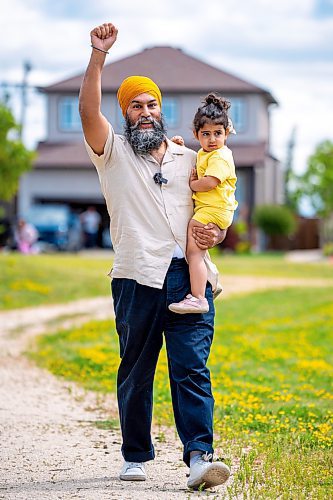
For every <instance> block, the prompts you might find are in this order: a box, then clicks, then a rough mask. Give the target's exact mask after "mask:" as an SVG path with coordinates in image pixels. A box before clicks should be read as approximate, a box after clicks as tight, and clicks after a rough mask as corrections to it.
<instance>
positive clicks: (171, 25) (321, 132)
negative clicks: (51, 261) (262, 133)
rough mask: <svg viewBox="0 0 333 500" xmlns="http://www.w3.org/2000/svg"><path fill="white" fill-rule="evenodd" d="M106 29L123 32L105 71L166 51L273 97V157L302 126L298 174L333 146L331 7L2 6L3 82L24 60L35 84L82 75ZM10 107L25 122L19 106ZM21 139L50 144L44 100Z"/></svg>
mask: <svg viewBox="0 0 333 500" xmlns="http://www.w3.org/2000/svg"><path fill="white" fill-rule="evenodd" d="M104 21H110V22H113V23H114V24H115V25H116V26H117V27H118V28H119V35H118V40H117V43H116V45H115V46H114V47H113V48H112V50H111V53H110V55H109V56H108V57H109V59H108V60H109V62H112V61H115V60H117V59H120V58H122V57H124V56H127V55H131V54H133V53H135V52H138V51H140V50H142V49H143V48H145V47H151V46H154V45H170V46H173V47H180V48H182V49H183V50H184V51H185V52H187V53H188V54H190V55H192V56H194V57H198V58H200V59H202V60H204V61H206V62H207V63H209V64H212V65H214V66H216V67H218V68H220V69H224V70H226V71H229V72H231V73H233V74H235V75H237V76H240V77H241V78H244V79H246V80H248V81H250V82H253V83H255V84H257V85H259V86H261V87H263V88H265V89H267V90H269V91H270V92H271V93H272V94H273V96H274V97H275V98H276V99H277V101H278V102H279V107H276V108H275V109H274V110H272V113H271V119H272V124H271V125H272V133H271V134H272V135H271V139H272V140H271V149H272V153H273V154H274V155H275V156H276V157H278V158H279V159H280V160H281V161H284V160H285V157H286V147H287V142H288V139H289V137H290V134H291V131H292V129H293V128H294V127H296V147H295V152H294V165H295V169H296V170H297V171H302V170H304V168H305V165H306V160H307V157H308V156H309V155H310V154H311V153H312V152H313V151H314V148H315V146H316V144H318V143H319V142H320V141H322V140H324V139H327V138H328V139H332V140H333V127H332V125H331V123H330V121H329V118H330V117H331V116H332V111H333V109H332V108H333V85H332V83H333V0H316V1H314V0H293V1H292V2H291V1H290V0H280V1H279V2H275V3H274V2H271V0H251V1H248V0H239V1H238V2H235V1H231V0H210V1H209V2H205V3H203V2H193V0H177V1H176V0H168V1H167V0H159V2H155V1H152V0H146V2H145V3H144V4H142V5H140V3H139V2H135V1H134V0H122V1H121V2H116V3H115V2H111V1H110V0H99V1H98V2H84V1H79V0H66V1H65V0H58V1H57V2H51V1H50V0H11V1H10V2H9V1H6V0H5V2H4V3H3V5H2V8H1V19H0V28H1V38H2V40H1V43H0V65H1V73H0V75H1V76H0V81H11V82H18V81H20V80H21V78H22V64H23V61H24V60H29V61H30V62H31V63H32V66H33V71H32V72H31V73H30V75H29V79H30V83H31V84H33V85H38V86H42V85H48V84H51V83H54V82H56V81H58V80H60V79H63V78H67V77H70V76H72V75H74V74H77V73H80V72H83V71H84V69H85V66H86V64H87V61H88V57H89V54H90V46H89V44H90V42H89V31H90V30H91V29H92V28H93V27H94V26H95V25H97V24H100V23H102V22H104ZM12 103H13V105H14V108H15V112H16V113H17V116H19V105H18V99H13V100H12ZM24 138H25V141H26V143H27V144H28V145H29V146H33V145H34V144H35V143H36V142H37V141H38V140H43V139H44V138H45V110H44V102H43V98H42V97H41V96H38V95H35V94H33V93H30V94H29V107H28V110H27V128H26V131H25V135H24Z"/></svg>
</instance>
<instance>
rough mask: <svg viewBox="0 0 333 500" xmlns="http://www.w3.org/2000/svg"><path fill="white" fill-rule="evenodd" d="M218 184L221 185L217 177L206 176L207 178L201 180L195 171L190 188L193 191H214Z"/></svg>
mask: <svg viewBox="0 0 333 500" xmlns="http://www.w3.org/2000/svg"><path fill="white" fill-rule="evenodd" d="M194 170H195V169H194ZM218 184H220V181H219V179H217V177H213V176H212V175H206V176H205V177H201V179H198V176H197V173H196V171H195V174H194V172H193V170H192V172H191V177H190V188H191V189H192V191H211V190H212V189H214V188H216V186H217V185H218Z"/></svg>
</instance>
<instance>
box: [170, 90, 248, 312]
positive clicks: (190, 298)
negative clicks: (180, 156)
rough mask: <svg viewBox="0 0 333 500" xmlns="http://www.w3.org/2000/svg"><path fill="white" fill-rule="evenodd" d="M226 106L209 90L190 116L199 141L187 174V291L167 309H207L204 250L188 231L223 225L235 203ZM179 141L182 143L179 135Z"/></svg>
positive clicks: (188, 310)
mask: <svg viewBox="0 0 333 500" xmlns="http://www.w3.org/2000/svg"><path fill="white" fill-rule="evenodd" d="M229 108H230V103H229V102H228V101H226V100H225V99H224V98H223V97H219V96H216V95H215V94H209V95H208V96H207V97H206V98H205V100H204V104H203V106H201V107H200V108H199V109H198V111H197V112H196V114H195V117H194V120H193V129H194V130H193V132H194V135H195V137H196V139H198V141H199V142H200V146H201V149H200V150H199V152H198V156H197V165H196V169H193V171H192V173H191V177H190V187H191V189H192V191H194V194H193V199H194V215H193V218H192V219H191V221H190V223H189V226H188V231H187V248H186V258H187V261H188V264H189V271H190V280H191V293H190V294H189V295H187V296H186V297H185V298H184V300H182V301H181V302H177V303H172V304H170V305H169V309H170V310H171V311H173V312H175V313H178V314H187V313H205V312H208V310H209V305H208V301H207V299H206V298H205V290H206V284H207V269H206V264H205V262H204V256H205V253H206V250H201V249H200V248H199V247H198V246H197V244H196V242H195V239H194V238H193V235H192V229H193V227H196V226H197V227H198V226H199V227H203V226H205V225H207V224H208V223H209V222H213V223H214V224H216V225H217V226H218V227H219V228H220V229H227V228H228V227H229V226H230V225H231V223H232V220H233V215H234V211H235V210H236V208H237V205H238V203H237V201H236V199H235V190H236V180H237V178H236V173H235V164H234V160H233V156H232V152H231V150H230V149H229V148H228V147H227V146H226V139H227V137H228V135H229V133H236V132H235V130H234V128H233V125H232V122H231V120H230V118H229V117H228V109H229ZM175 139H176V138H175ZM180 141H182V143H183V140H182V139H181V138H180ZM175 142H177V140H175ZM178 143H179V142H178Z"/></svg>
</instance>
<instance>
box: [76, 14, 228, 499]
mask: <svg viewBox="0 0 333 500" xmlns="http://www.w3.org/2000/svg"><path fill="white" fill-rule="evenodd" d="M90 36H91V47H92V52H91V57H90V61H89V64H88V67H87V70H86V73H85V77H84V80H83V83H82V87H81V91H80V114H81V119H82V125H83V132H84V136H85V143H86V148H87V151H88V154H89V156H90V158H91V160H92V162H93V164H94V165H95V167H96V169H97V172H98V176H99V179H100V183H101V189H102V192H103V195H104V197H105V200H106V204H107V208H108V212H109V215H110V220H111V224H110V230H111V240H112V243H113V246H114V251H115V258H114V265H113V269H112V272H111V277H112V285H111V286H112V295H113V301H114V309H115V316H116V328H117V332H118V335H119V344H120V356H121V363H120V366H119V370H118V377H117V396H118V406H119V415H120V424H121V430H122V438H123V444H122V454H123V457H124V460H125V462H124V465H123V468H122V470H121V473H120V479H122V480H129V481H142V480H145V479H146V471H145V466H144V464H145V462H147V461H148V460H152V459H153V458H154V446H153V443H152V440H151V420H152V406H153V381H154V374H155V368H156V364H157V360H158V355H159V352H160V349H161V347H162V343H163V334H164V337H165V342H166V349H167V355H168V365H169V378H170V386H171V395H172V404H173V410H174V417H175V422H176V426H177V431H178V434H179V436H180V439H181V441H182V443H183V446H184V454H183V459H184V461H185V463H186V464H187V465H188V466H189V467H190V478H189V480H188V486H189V487H191V488H195V489H197V488H199V487H200V485H203V487H204V488H209V487H212V486H215V485H217V484H221V483H223V482H225V481H226V480H227V479H228V477H229V474H230V471H229V469H228V467H227V466H226V465H225V464H224V463H222V462H214V463H213V462H212V461H211V460H212V454H213V446H212V445H213V405H214V399H213V396H212V391H211V382H210V373H209V370H208V368H207V366H206V363H207V359H208V356H209V352H210V347H211V343H212V338H213V331H214V314H215V312H214V305H213V289H214V288H215V287H216V283H217V271H216V268H215V266H213V265H212V263H211V262H210V260H209V257H208V255H207V259H206V262H207V269H208V282H207V287H206V298H207V300H208V303H209V311H208V312H207V313H205V314H187V315H184V316H183V315H180V314H175V313H172V312H171V311H169V309H168V305H169V304H170V303H172V302H178V301H180V300H182V299H183V297H184V296H185V295H186V294H187V293H189V290H190V281H189V272H188V265H187V262H186V260H185V257H184V256H185V251H186V232H187V225H188V222H189V220H190V219H191V216H192V214H193V202H192V192H191V189H190V187H189V178H190V174H191V170H192V168H194V166H195V162H196V154H195V152H194V151H191V150H189V149H187V148H185V147H184V146H179V145H177V144H174V143H173V142H171V141H169V140H168V139H167V137H166V130H165V124H164V120H163V116H162V114H161V107H162V95H161V91H160V89H159V87H158V86H157V85H156V83H155V82H153V81H152V80H151V79H150V78H148V77H145V76H129V77H128V78H126V79H125V80H124V81H123V82H122V83H121V85H120V87H119V90H118V93H117V98H118V102H119V105H120V108H121V110H122V113H123V116H124V118H125V130H124V135H117V134H115V132H114V130H113V128H112V125H111V124H110V123H109V122H108V120H107V119H106V118H105V116H103V114H102V112H101V99H102V91H101V75H102V70H103V66H104V62H105V58H106V55H107V54H108V53H109V50H110V49H111V47H112V46H113V44H114V43H115V42H116V39H117V28H116V27H115V26H114V25H113V24H111V23H104V24H102V25H100V26H98V27H96V28H94V29H93V30H92V31H91V33H90ZM161 64H163V61H161ZM194 236H195V239H196V242H197V245H198V246H199V247H200V248H202V249H208V248H211V247H212V246H214V245H216V244H217V243H219V242H220V241H222V240H223V238H224V236H225V233H224V232H223V231H220V230H219V228H217V227H216V226H215V225H213V224H210V225H209V226H208V227H206V228H196V233H195V235H194Z"/></svg>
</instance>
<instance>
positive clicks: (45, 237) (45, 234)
mask: <svg viewBox="0 0 333 500" xmlns="http://www.w3.org/2000/svg"><path fill="white" fill-rule="evenodd" d="M25 219H26V220H27V221H28V222H30V223H31V224H33V225H34V226H35V228H36V229H37V231H38V233H39V238H38V242H39V243H40V245H41V248H42V249H43V244H44V245H45V246H46V247H48V246H49V247H51V248H54V249H57V250H66V251H71V252H75V251H78V250H80V248H82V228H81V222H80V217H79V216H78V215H77V214H75V213H74V212H73V211H72V210H71V209H70V207H69V206H67V205H50V204H48V205H34V206H33V207H32V208H31V209H30V211H29V212H28V214H26V215H25Z"/></svg>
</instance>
